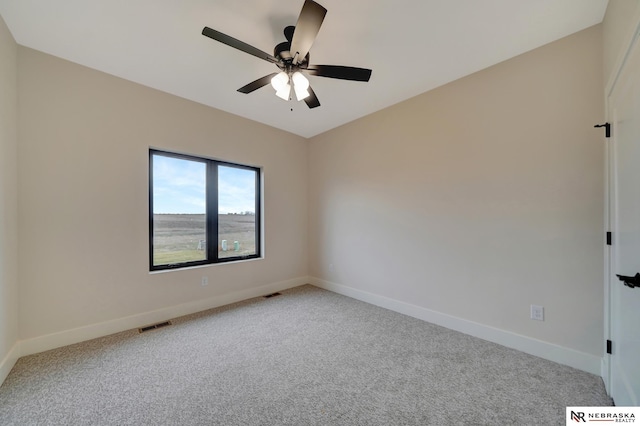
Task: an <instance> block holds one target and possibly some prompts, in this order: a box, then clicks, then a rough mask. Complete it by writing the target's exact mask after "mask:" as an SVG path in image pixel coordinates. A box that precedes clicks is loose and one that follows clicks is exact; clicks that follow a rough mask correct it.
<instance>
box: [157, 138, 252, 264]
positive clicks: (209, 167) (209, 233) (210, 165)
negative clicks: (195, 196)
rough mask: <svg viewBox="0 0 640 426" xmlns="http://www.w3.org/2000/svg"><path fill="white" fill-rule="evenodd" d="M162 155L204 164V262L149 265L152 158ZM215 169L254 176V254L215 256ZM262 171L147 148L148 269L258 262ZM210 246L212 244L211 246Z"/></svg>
mask: <svg viewBox="0 0 640 426" xmlns="http://www.w3.org/2000/svg"><path fill="white" fill-rule="evenodd" d="M154 155H162V156H165V157H171V158H178V159H184V160H190V161H196V162H200V163H204V164H205V165H206V192H205V194H206V207H205V223H206V234H205V235H206V237H205V238H206V248H205V250H206V252H207V256H206V257H207V258H206V259H204V260H197V261H189V262H180V263H174V264H165V265H154V263H153V234H154V233H153V183H154V181H153V157H154ZM218 166H227V167H234V168H238V169H245V170H251V171H254V172H255V175H256V183H255V188H256V197H255V222H256V230H255V239H256V241H255V245H256V247H255V249H256V250H255V254H251V255H244V256H230V257H224V258H219V257H218ZM261 183H262V170H261V168H260V167H255V166H247V165H244V164H238V163H232V162H229V161H222V160H215V159H212V158H207V157H200V156H196V155H190V154H182V153H176V152H170V151H164V150H159V149H153V148H150V149H149V270H150V271H163V270H171V269H182V268H188V267H192V266H201V265H211V264H218V263H229V262H237V261H241V260H248V259H258V258H261V257H262V239H261V235H262V211H261V206H262V184H261ZM211 243H213V244H211Z"/></svg>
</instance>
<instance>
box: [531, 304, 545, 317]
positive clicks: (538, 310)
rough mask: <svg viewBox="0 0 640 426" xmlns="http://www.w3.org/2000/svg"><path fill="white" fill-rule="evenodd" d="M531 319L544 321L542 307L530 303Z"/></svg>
mask: <svg viewBox="0 0 640 426" xmlns="http://www.w3.org/2000/svg"><path fill="white" fill-rule="evenodd" d="M531 319H532V320H536V321H544V307H543V306H538V305H531Z"/></svg>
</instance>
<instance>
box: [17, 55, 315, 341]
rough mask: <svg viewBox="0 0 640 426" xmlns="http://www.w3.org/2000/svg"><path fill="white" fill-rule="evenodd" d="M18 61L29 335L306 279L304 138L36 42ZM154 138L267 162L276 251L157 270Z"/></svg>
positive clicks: (171, 146)
mask: <svg viewBox="0 0 640 426" xmlns="http://www.w3.org/2000/svg"><path fill="white" fill-rule="evenodd" d="M18 70H19V75H20V78H19V86H18V95H19V110H18V132H19V141H20V144H19V161H20V167H19V193H20V202H19V212H20V224H19V234H20V242H19V253H20V262H19V273H20V313H19V320H20V336H21V338H22V339H30V338H33V337H38V336H43V335H47V334H50V333H56V332H61V331H65V330H71V329H74V328H76V327H83V326H86V325H91V324H98V323H102V322H105V321H111V320H114V319H118V318H125V317H128V316H131V315H137V314H140V313H144V312H148V311H153V310H157V309H163V308H166V307H170V306H174V305H179V304H188V303H192V302H197V301H199V300H203V299H207V298H215V297H218V296H221V295H225V294H229V293H232V292H238V291H242V290H246V289H250V288H254V287H258V286H263V285H266V284H272V283H280V282H286V281H288V280H292V279H295V278H298V277H305V276H306V274H307V258H308V254H307V246H308V242H307V170H306V169H307V145H306V143H305V142H304V140H303V139H301V138H300V137H298V136H294V135H291V134H288V133H285V132H282V131H279V130H275V129H273V128H270V127H267V126H264V125H261V124H258V123H255V122H251V121H248V120H246V119H242V118H239V117H236V116H233V115H230V114H227V113H224V112H221V111H218V110H214V109H212V108H209V107H205V106H202V105H199V104H196V103H193V102H190V101H186V100H184V99H181V98H177V97H175V96H171V95H168V94H165V93H161V92H158V91H156V90H152V89H149V88H146V87H143V86H140V85H137V84H134V83H131V82H128V81H124V80H121V79H118V78H115V77H113V76H109V75H107V74H103V73H100V72H96V71H94V70H91V69H88V68H84V67H81V66H78V65H76V64H72V63H70V62H67V61H64V60H61V59H58V58H55V57H52V56H49V55H46V54H43V53H40V52H37V51H34V50H31V49H28V48H24V47H19V49H18ZM150 146H151V147H156V148H160V149H166V150H173V151H179V152H185V153H190V154H195V155H201V156H206V157H213V158H219V159H223V160H228V161H232V162H238V163H242V164H249V165H257V166H261V167H263V169H264V193H265V197H264V220H265V228H264V233H265V236H266V247H265V248H266V250H265V254H266V256H265V259H263V260H255V261H248V262H242V263H234V264H224V265H214V266H208V267H204V268H195V269H188V270H180V271H170V272H163V273H155V274H150V273H149V270H148V269H149V268H148V150H149V147H150ZM204 275H206V276H208V279H209V285H208V286H206V287H202V286H201V277H202V276H204ZM141 325H142V324H141Z"/></svg>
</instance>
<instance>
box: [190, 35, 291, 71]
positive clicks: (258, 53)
mask: <svg viewBox="0 0 640 426" xmlns="http://www.w3.org/2000/svg"><path fill="white" fill-rule="evenodd" d="M202 35H203V36H207V37H209V38H212V39H214V40H216V41H219V42H220V43H223V44H226V45H227V46H231V47H233V48H234V49H238V50H242V51H243V52H245V53H248V54H249V55H253V56H255V57H257V58H260V59H264V60H265V61H268V62H272V63H274V64H276V63H278V62H279V61H278V59H276V58H275V57H274V56H271V55H269V54H268V53H267V52H263V51H262V50H260V49H257V48H255V47H253V46H251V45H250V44H247V43H245V42H244V41H240V40H238V39H236V38H233V37H231V36H228V35H226V34H223V33H221V32H220V31H216V30H214V29H211V28H209V27H204V28H203V29H202Z"/></svg>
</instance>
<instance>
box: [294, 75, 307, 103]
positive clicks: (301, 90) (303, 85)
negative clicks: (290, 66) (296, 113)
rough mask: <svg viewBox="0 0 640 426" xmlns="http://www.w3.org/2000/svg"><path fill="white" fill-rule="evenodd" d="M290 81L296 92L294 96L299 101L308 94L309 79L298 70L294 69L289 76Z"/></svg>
mask: <svg viewBox="0 0 640 426" xmlns="http://www.w3.org/2000/svg"><path fill="white" fill-rule="evenodd" d="M291 82H292V83H293V90H294V91H295V92H296V98H297V99H298V100H299V101H301V100H303V99H305V98H306V97H308V96H309V95H310V93H309V91H308V90H307V89H308V88H309V80H307V78H306V77H305V76H304V75H303V74H302V73H301V72H300V71H296V72H294V73H293V75H292V76H291Z"/></svg>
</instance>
